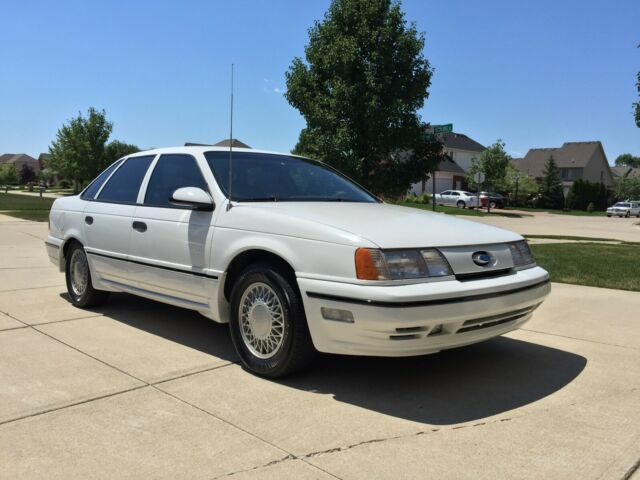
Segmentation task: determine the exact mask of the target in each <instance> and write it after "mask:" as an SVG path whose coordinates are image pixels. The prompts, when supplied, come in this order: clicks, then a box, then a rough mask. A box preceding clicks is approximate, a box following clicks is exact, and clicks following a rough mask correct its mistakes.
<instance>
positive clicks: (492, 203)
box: [489, 202, 496, 210]
mask: <svg viewBox="0 0 640 480" xmlns="http://www.w3.org/2000/svg"><path fill="white" fill-rule="evenodd" d="M489 208H490V209H492V210H493V209H494V208H496V202H490V203H489Z"/></svg>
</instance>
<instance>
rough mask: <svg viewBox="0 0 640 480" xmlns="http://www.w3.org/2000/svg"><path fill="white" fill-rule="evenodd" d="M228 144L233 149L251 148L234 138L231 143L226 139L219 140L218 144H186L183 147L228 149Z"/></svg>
mask: <svg viewBox="0 0 640 480" xmlns="http://www.w3.org/2000/svg"><path fill="white" fill-rule="evenodd" d="M229 143H231V144H232V146H233V148H251V147H250V146H249V145H247V144H246V143H244V142H241V141H240V140H238V139H237V138H234V139H233V140H232V141H231V142H229V139H228V138H225V139H224V140H220V141H219V142H218V143H214V144H209V143H192V142H187V143H185V144H184V146H185V147H228V146H229Z"/></svg>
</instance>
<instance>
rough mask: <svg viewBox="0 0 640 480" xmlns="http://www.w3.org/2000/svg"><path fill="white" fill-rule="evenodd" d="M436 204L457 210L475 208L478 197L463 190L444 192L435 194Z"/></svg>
mask: <svg viewBox="0 0 640 480" xmlns="http://www.w3.org/2000/svg"><path fill="white" fill-rule="evenodd" d="M435 197H436V203H437V204H438V205H447V206H450V207H458V208H467V207H469V208H475V207H477V206H478V196H477V195H475V194H473V193H470V192H465V191H464V190H445V191H444V192H440V193H436V194H435Z"/></svg>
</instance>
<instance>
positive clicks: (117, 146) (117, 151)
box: [104, 140, 140, 167]
mask: <svg viewBox="0 0 640 480" xmlns="http://www.w3.org/2000/svg"><path fill="white" fill-rule="evenodd" d="M139 151H140V149H139V148H138V147H137V146H136V145H131V144H129V143H124V142H121V141H120V140H113V141H111V142H109V144H108V145H107V146H106V147H105V151H104V155H105V162H104V164H105V167H106V166H107V165H111V164H112V163H113V162H115V161H116V160H118V159H119V158H122V157H125V156H127V155H130V154H132V153H136V152H139Z"/></svg>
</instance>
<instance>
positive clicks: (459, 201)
mask: <svg viewBox="0 0 640 480" xmlns="http://www.w3.org/2000/svg"><path fill="white" fill-rule="evenodd" d="M456 207H458V208H465V207H466V204H465V203H464V202H463V201H462V200H458V203H456Z"/></svg>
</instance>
